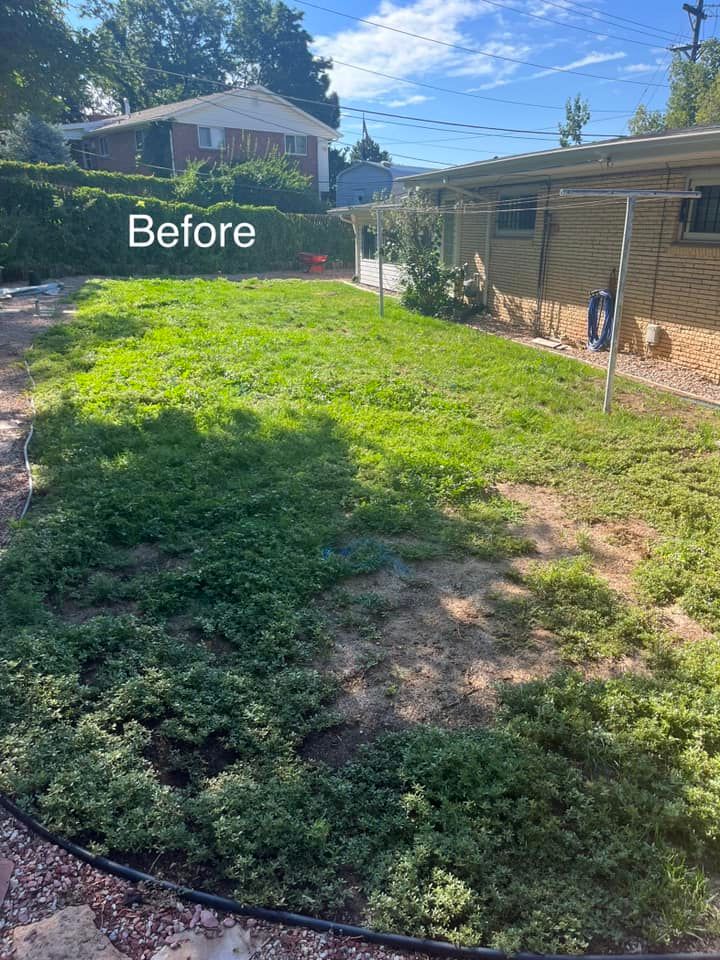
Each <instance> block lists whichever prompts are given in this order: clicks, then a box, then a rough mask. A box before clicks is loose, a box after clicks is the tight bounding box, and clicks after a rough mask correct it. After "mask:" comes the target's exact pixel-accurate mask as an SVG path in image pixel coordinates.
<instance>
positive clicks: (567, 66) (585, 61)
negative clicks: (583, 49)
mask: <svg viewBox="0 0 720 960" xmlns="http://www.w3.org/2000/svg"><path fill="white" fill-rule="evenodd" d="M626 56H627V54H626V53H624V52H623V51H621V50H618V51H616V52H615V53H598V52H597V51H593V52H592V53H588V54H587V55H586V56H584V57H581V58H580V59H579V60H573V61H572V63H558V64H553V66H554V68H555V70H579V69H581V68H582V67H589V66H591V65H592V64H595V63H609V62H610V61H611V60H622V59H624V58H625V57H626ZM551 73H554V70H541V71H540V72H539V73H534V74H533V75H532V78H531V79H533V80H537V79H539V78H540V77H548V76H550V74H551Z"/></svg>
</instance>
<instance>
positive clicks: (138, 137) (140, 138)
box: [135, 130, 145, 150]
mask: <svg viewBox="0 0 720 960" xmlns="http://www.w3.org/2000/svg"><path fill="white" fill-rule="evenodd" d="M144 146H145V133H144V131H143V130H136V131H135V149H136V150H142V148H143V147H144Z"/></svg>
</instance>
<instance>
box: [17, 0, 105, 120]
mask: <svg viewBox="0 0 720 960" xmlns="http://www.w3.org/2000/svg"><path fill="white" fill-rule="evenodd" d="M0 37H2V57H0V126H3V125H7V123H8V122H9V121H10V119H11V118H12V117H13V116H15V115H16V114H22V113H28V112H32V113H37V114H40V115H41V116H44V117H46V118H47V119H50V120H60V119H74V117H75V116H78V115H79V110H80V107H81V106H83V105H84V104H85V102H86V100H87V96H88V90H87V86H86V81H85V78H84V76H83V68H84V65H85V62H86V57H85V49H86V42H85V38H84V37H83V35H82V34H76V33H75V32H73V31H72V30H71V29H70V27H69V26H68V25H67V23H66V22H65V19H64V16H63V7H62V5H61V4H60V3H59V2H57V0H0Z"/></svg>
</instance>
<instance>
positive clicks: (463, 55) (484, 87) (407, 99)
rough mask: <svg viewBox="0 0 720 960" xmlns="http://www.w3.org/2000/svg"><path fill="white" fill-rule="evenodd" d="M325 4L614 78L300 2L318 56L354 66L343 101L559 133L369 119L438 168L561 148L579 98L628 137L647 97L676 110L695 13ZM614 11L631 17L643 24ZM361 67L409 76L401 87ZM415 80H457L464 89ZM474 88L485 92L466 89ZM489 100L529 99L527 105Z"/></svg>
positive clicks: (377, 131)
mask: <svg viewBox="0 0 720 960" xmlns="http://www.w3.org/2000/svg"><path fill="white" fill-rule="evenodd" d="M315 2H317V3H319V4H322V6H325V7H328V8H331V9H333V10H337V11H340V12H342V13H346V14H351V15H353V16H356V17H363V18H366V19H370V20H373V21H376V22H378V23H382V24H385V25H388V26H392V27H396V28H399V29H402V30H407V31H410V32H412V33H416V34H421V35H424V36H427V37H432V38H434V39H435V40H441V41H444V42H445V43H448V44H454V45H459V46H464V47H471V48H473V49H475V48H481V49H483V50H485V51H489V52H491V53H495V54H498V55H499V56H506V57H510V58H513V59H518V60H528V61H532V62H533V63H535V64H540V65H547V66H553V67H565V68H571V69H576V70H579V71H583V72H588V73H593V74H599V75H601V76H602V77H607V78H609V79H591V78H588V77H584V76H577V75H573V74H570V73H556V72H553V71H545V70H541V69H538V68H537V67H531V66H525V65H522V64H516V63H513V62H508V61H503V60H497V59H492V58H490V57H487V56H481V55H477V54H474V53H468V52H462V51H460V50H457V49H453V48H452V47H449V46H442V45H439V44H437V43H432V42H427V41H422V40H414V39H411V38H410V37H407V36H403V35H402V34H398V33H393V32H391V31H389V30H386V29H381V28H378V27H374V26H370V25H367V24H363V23H357V22H354V21H352V20H348V19H346V18H343V17H340V16H336V15H335V14H332V13H327V12H324V11H320V10H316V9H312V8H310V7H307V6H304V5H302V4H301V3H297V4H294V3H292V0H290V5H291V6H297V8H298V9H301V10H303V12H304V14H305V25H306V27H307V29H308V31H309V32H310V33H311V34H312V35H313V36H314V37H315V51H316V52H317V53H322V54H323V55H325V56H329V57H332V58H334V59H335V60H337V61H342V63H343V64H352V65H354V66H341V65H340V64H336V65H335V67H334V69H333V71H332V76H333V87H334V89H335V90H336V91H337V92H338V94H339V95H340V98H341V102H342V104H343V105H345V106H347V107H353V108H367V109H368V110H377V111H387V112H389V113H394V114H408V115H412V116H416V117H421V118H423V120H424V121H433V120H435V121H437V120H446V121H447V120H453V121H458V122H461V123H470V124H487V125H490V126H501V127H506V128H507V127H513V128H522V129H529V130H540V131H547V140H544V139H540V138H539V137H528V136H526V135H522V134H517V135H511V136H503V137H501V136H497V135H495V136H490V135H488V134H479V135H478V134H474V133H473V131H471V130H468V131H463V130H462V129H458V130H454V129H450V130H438V129H435V130H428V129H427V128H422V127H413V126H402V125H400V123H399V122H398V121H397V120H395V119H392V118H379V117H374V116H372V114H370V113H368V114H367V115H366V120H367V124H368V128H369V130H370V133H371V134H372V135H373V136H374V137H375V139H377V140H378V141H379V142H380V143H381V144H382V145H383V146H384V147H385V148H386V149H387V150H389V151H390V153H391V154H392V155H393V157H395V158H396V159H397V161H398V162H399V163H408V164H411V163H415V164H418V165H424V164H427V165H428V166H430V165H432V164H433V163H437V164H443V165H445V164H456V163H468V162H471V161H472V160H475V159H485V158H488V157H491V156H495V155H501V156H502V155H505V154H510V153H523V152H525V151H528V150H539V149H542V148H543V147H546V148H547V147H552V146H557V133H556V131H557V123H558V121H559V120H561V119H562V118H563V116H564V107H563V105H564V103H565V101H566V99H567V98H568V97H569V96H574V95H575V94H576V93H581V94H582V96H583V97H585V98H587V100H588V101H589V103H590V109H591V111H592V120H591V122H590V124H589V125H588V127H587V131H588V133H594V134H601V133H602V134H608V135H615V134H623V133H626V132H627V120H628V117H629V116H630V115H631V114H632V113H633V112H634V110H635V108H636V107H637V106H638V104H639V103H644V104H646V105H647V106H648V107H649V108H651V109H658V108H662V107H663V106H664V104H665V101H666V97H667V88H666V86H663V85H664V84H666V83H667V66H668V64H669V62H670V54H669V53H668V51H667V49H666V48H667V45H668V44H672V43H673V42H674V40H673V38H675V42H678V41H679V42H685V41H686V40H687V39H688V36H689V24H688V19H687V15H686V14H685V13H684V12H683V10H682V5H681V3H680V0H660V2H658V0H638V2H637V3H636V4H635V6H634V7H630V6H629V5H627V4H625V3H623V2H621V0H606V2H602V0H572V2H571V0H552V2H550V0H492V2H491V0H392V2H391V0H315ZM498 4H502V5H498ZM508 7H512V8H515V9H513V10H510V9H507V8H508ZM520 11H523V12H522V13H521V12H520ZM527 14H532V15H533V16H527ZM613 18H631V19H633V20H635V21H639V23H641V24H642V26H639V25H632V24H630V23H627V22H625V21H624V20H621V19H613ZM550 21H555V22H550ZM715 27H716V22H715V19H714V18H713V17H712V16H711V18H710V19H709V20H707V21H706V22H705V24H704V36H705V37H708V36H712V35H713V34H714V33H715ZM578 28H581V29H578ZM586 31H587V32H586ZM357 67H363V68H365V71H368V70H373V71H377V72H378V73H382V74H388V75H392V76H393V77H398V78H401V82H399V81H397V80H390V79H385V78H383V77H379V76H377V75H375V74H373V73H370V72H365V71H363V70H359V69H357ZM408 81H415V82H416V83H420V84H431V85H435V86H441V87H445V88H448V89H449V90H452V91H453V93H444V92H439V91H436V90H432V89H428V88H426V87H422V86H417V85H415V84H414V83H412V82H408ZM626 81H633V82H632V83H629V82H626ZM659 85H660V86H659ZM468 93H470V94H472V95H473V96H472V97H468V96H465V95H463V94H468ZM481 97H488V98H492V97H495V98H503V99H507V100H512V101H521V102H522V103H523V104H525V105H521V104H519V103H518V104H516V103H501V102H495V101H493V100H492V99H480V98H481ZM529 104H532V106H530V105H529ZM408 122H409V121H408ZM361 124H362V119H361V117H360V116H359V115H358V114H357V113H354V114H350V113H348V114H345V115H344V117H343V122H342V132H343V135H344V139H343V142H353V141H354V140H355V139H356V138H357V135H358V133H359V130H360V127H361ZM410 158H417V159H410Z"/></svg>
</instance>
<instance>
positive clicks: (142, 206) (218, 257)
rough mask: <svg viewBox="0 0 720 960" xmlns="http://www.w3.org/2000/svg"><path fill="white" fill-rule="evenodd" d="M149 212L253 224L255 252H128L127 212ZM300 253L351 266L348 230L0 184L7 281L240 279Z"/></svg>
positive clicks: (274, 213)
mask: <svg viewBox="0 0 720 960" xmlns="http://www.w3.org/2000/svg"><path fill="white" fill-rule="evenodd" d="M133 213H136V214H148V215H149V216H151V217H152V218H153V221H154V225H155V227H156V228H157V226H158V225H159V224H160V223H164V222H167V221H170V222H172V223H176V224H179V223H180V222H181V221H182V218H183V217H184V216H185V214H187V213H191V214H193V219H194V223H196V224H197V223H200V222H208V223H212V224H214V225H216V226H217V225H218V224H220V223H223V222H230V223H233V224H237V223H243V222H247V223H252V224H253V226H254V227H255V232H256V240H255V243H254V245H253V246H252V247H249V248H248V249H245V250H243V249H240V248H238V247H236V246H234V244H230V245H229V246H226V247H224V248H222V247H220V246H219V245H216V246H214V247H212V248H210V249H206V250H203V249H199V248H197V247H195V246H190V247H187V248H184V247H182V246H181V245H179V244H178V246H177V247H174V248H172V249H163V248H162V247H160V246H158V245H157V244H155V245H153V246H152V247H149V248H131V247H130V246H129V243H128V241H129V217H130V214H133ZM301 250H309V251H312V252H315V253H326V254H328V255H329V256H330V257H331V258H332V259H334V260H341V261H343V262H345V263H350V262H351V261H352V257H353V237H352V230H351V228H350V227H349V225H348V224H345V223H343V222H342V221H340V220H338V219H337V218H335V217H329V216H327V215H325V214H298V213H282V212H281V211H279V210H277V209H275V208H274V207H251V206H241V205H240V204H235V203H218V204H215V205H214V206H212V207H198V206H194V205H192V204H187V203H169V202H167V201H163V200H157V199H155V198H146V197H130V196H125V195H122V194H109V193H105V192H104V191H103V190H98V189H95V188H92V187H83V188H79V189H76V190H65V189H62V188H59V187H54V186H50V185H49V184H38V183H32V182H31V181H29V180H26V179H14V180H13V179H10V178H6V179H3V178H0V265H2V266H3V267H4V268H5V277H6V278H8V279H9V278H13V277H25V276H27V275H28V273H30V272H33V273H35V274H37V275H40V276H43V277H50V276H68V275H71V274H87V273H92V274H100V275H106V276H107V275H111V276H127V275H163V274H205V273H216V272H222V273H243V272H245V271H255V270H258V271H260V270H263V271H264V270H277V269H285V268H288V267H290V268H291V267H295V266H297V259H296V255H297V253H298V252H299V251H301Z"/></svg>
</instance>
